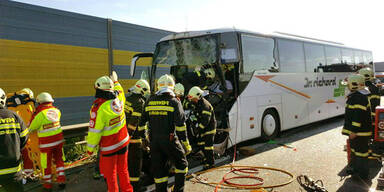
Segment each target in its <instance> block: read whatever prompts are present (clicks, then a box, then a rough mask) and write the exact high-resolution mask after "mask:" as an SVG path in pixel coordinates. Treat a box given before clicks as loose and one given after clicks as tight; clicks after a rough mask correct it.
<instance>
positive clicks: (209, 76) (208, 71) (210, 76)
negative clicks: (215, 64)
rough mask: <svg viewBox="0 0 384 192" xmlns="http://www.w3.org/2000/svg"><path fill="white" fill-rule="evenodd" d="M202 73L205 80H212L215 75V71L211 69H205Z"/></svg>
mask: <svg viewBox="0 0 384 192" xmlns="http://www.w3.org/2000/svg"><path fill="white" fill-rule="evenodd" d="M204 73H205V76H206V77H207V79H213V78H215V75H216V73H215V70H214V69H213V68H208V69H205V70H204Z"/></svg>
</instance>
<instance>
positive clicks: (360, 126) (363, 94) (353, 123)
mask: <svg viewBox="0 0 384 192" xmlns="http://www.w3.org/2000/svg"><path fill="white" fill-rule="evenodd" d="M347 83H348V89H349V90H350V91H351V93H350V94H349V95H348V96H347V103H346V107H345V122H344V127H343V130H342V134H343V135H347V136H348V137H349V140H350V141H349V142H350V148H351V162H350V168H352V173H356V176H359V177H360V178H361V179H363V180H364V181H368V174H369V167H368V166H367V164H368V156H369V151H368V143H369V140H370V138H371V136H372V126H371V115H370V114H371V109H370V105H369V100H368V96H369V94H370V93H369V91H368V90H366V89H365V86H364V77H363V76H362V75H359V74H353V75H350V76H348V78H347Z"/></svg>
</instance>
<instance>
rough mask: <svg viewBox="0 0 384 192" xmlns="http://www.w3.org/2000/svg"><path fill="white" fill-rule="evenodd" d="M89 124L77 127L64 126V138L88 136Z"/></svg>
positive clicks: (77, 125)
mask: <svg viewBox="0 0 384 192" xmlns="http://www.w3.org/2000/svg"><path fill="white" fill-rule="evenodd" d="M88 127H89V123H80V124H75V125H67V126H63V127H62V128H61V129H62V130H63V134H64V138H71V137H80V136H86V135H87V132H88Z"/></svg>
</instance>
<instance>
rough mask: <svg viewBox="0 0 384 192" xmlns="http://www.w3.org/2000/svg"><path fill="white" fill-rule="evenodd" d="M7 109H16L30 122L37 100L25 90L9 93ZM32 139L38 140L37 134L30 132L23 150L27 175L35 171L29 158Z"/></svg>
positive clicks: (26, 121)
mask: <svg viewBox="0 0 384 192" xmlns="http://www.w3.org/2000/svg"><path fill="white" fill-rule="evenodd" d="M7 109H9V110H11V111H15V112H16V113H17V114H18V115H20V117H21V118H22V119H23V121H24V122H25V124H29V122H30V120H31V118H32V115H33V113H34V112H35V101H34V100H33V99H32V98H31V96H30V95H29V94H28V93H26V92H25V91H24V90H21V91H18V92H15V93H8V94H7ZM31 139H32V140H33V139H36V140H37V135H36V134H29V141H27V145H26V147H24V149H23V151H22V157H23V167H24V169H23V171H24V173H25V174H27V175H31V174H32V173H33V162H32V160H31V159H30V158H29V152H28V151H29V150H28V148H29V147H30V143H31Z"/></svg>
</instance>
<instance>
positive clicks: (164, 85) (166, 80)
mask: <svg viewBox="0 0 384 192" xmlns="http://www.w3.org/2000/svg"><path fill="white" fill-rule="evenodd" d="M174 88H175V80H173V78H172V76H170V75H167V74H165V75H163V76H161V77H160V78H159V79H158V80H157V89H159V90H162V89H170V90H173V89H174Z"/></svg>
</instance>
